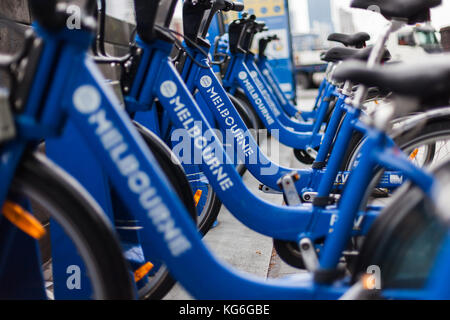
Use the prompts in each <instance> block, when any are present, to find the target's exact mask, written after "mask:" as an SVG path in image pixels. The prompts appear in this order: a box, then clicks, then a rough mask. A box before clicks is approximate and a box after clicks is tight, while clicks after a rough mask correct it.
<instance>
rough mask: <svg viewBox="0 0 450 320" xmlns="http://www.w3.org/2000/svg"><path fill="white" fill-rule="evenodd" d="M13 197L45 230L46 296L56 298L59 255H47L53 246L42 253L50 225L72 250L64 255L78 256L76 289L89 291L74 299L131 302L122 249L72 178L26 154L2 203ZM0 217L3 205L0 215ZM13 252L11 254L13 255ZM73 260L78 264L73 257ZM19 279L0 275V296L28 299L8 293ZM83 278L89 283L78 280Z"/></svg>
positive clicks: (131, 289)
mask: <svg viewBox="0 0 450 320" xmlns="http://www.w3.org/2000/svg"><path fill="white" fill-rule="evenodd" d="M18 199H20V200H19V201H20V203H21V204H22V205H23V204H24V203H25V205H26V206H27V209H29V211H31V212H32V214H33V215H34V216H36V217H37V218H38V220H40V221H42V222H44V221H45V225H44V227H45V229H46V231H47V232H46V235H45V236H44V237H43V238H41V239H40V240H39V243H38V245H39V247H40V257H41V266H42V269H43V270H42V271H43V273H44V275H43V279H44V280H45V289H46V290H45V292H46V293H47V298H49V299H52V298H58V297H57V296H55V295H54V294H55V290H58V288H55V286H54V285H55V282H54V281H53V274H52V271H54V270H53V268H52V266H53V265H55V263H57V261H58V259H59V257H57V256H54V255H52V253H53V252H54V250H55V248H51V250H44V248H45V247H46V246H48V244H49V243H51V241H50V238H51V237H52V235H51V232H49V230H50V227H54V226H56V225H57V226H58V227H60V228H61V229H62V230H63V232H64V234H65V235H66V236H67V238H68V239H69V240H70V242H71V244H72V245H73V247H74V248H75V249H76V252H70V254H71V255H72V254H73V255H74V256H76V257H77V258H80V259H79V260H80V261H81V266H79V267H80V269H81V270H82V279H83V280H82V282H81V283H80V285H79V286H80V288H81V287H83V288H85V287H86V286H88V287H90V288H91V290H90V292H91V294H90V297H84V296H82V297H80V296H77V295H76V293H75V295H74V297H73V298H74V299H84V298H93V299H100V300H109V299H134V298H135V294H134V289H133V284H132V282H131V277H130V271H129V268H128V264H127V263H126V261H125V260H124V258H123V253H122V248H121V246H120V243H119V241H118V239H117V237H116V235H115V232H114V229H113V227H112V226H111V224H110V223H109V221H108V219H107V218H106V216H105V215H104V214H103V212H102V210H101V208H100V206H99V205H98V204H97V203H96V202H95V201H94V200H93V198H92V197H91V196H90V195H89V194H88V193H87V192H86V191H84V189H83V188H82V187H81V186H80V185H79V183H78V182H77V181H76V180H75V179H73V178H72V177H70V176H69V175H68V174H66V173H65V172H64V171H62V170H61V169H60V168H58V167H57V166H56V165H55V164H53V163H52V162H51V161H50V160H48V159H46V158H45V157H44V156H43V155H39V154H33V155H31V156H26V157H25V159H24V161H23V162H22V164H21V166H20V167H19V168H18V170H17V173H16V175H15V177H14V180H13V182H12V185H11V188H10V193H9V195H8V199H7V201H8V202H9V203H17V201H18ZM4 213H5V206H4V207H3V210H2V215H4ZM5 220H6V219H3V221H2V222H3V223H6V221H5ZM12 228H15V227H12ZM13 230H14V229H13ZM14 231H18V230H14ZM58 240H59V239H58ZM13 244H14V243H13ZM9 251H11V252H12V251H14V250H9ZM18 251H19V252H20V253H19V254H22V255H27V253H28V252H27V251H26V250H18ZM15 253H16V254H17V251H15ZM6 257H8V255H6ZM75 260H76V261H78V259H75ZM5 263H6V265H7V263H8V259H5ZM67 276H69V275H67ZM22 277H23V275H22V274H17V278H15V279H14V278H11V277H9V279H5V277H2V276H1V275H0V279H2V281H1V282H2V283H1V285H0V288H1V289H0V298H5V299H26V298H28V297H27V296H26V295H27V294H26V290H25V291H24V290H22V292H25V293H24V294H25V296H11V292H15V291H17V290H11V288H14V286H18V283H19V282H20V281H22ZM85 280H86V281H89V283H87V282H84V281H85ZM59 284H61V286H65V285H67V282H65V281H63V283H59ZM25 286H26V284H25ZM60 288H61V287H60ZM25 289H26V288H25ZM72 289H73V288H72ZM76 289H77V288H76ZM75 291H77V290H74V292H75ZM64 299H71V297H70V296H65V297H64Z"/></svg>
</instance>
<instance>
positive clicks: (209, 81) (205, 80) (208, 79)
mask: <svg viewBox="0 0 450 320" xmlns="http://www.w3.org/2000/svg"><path fill="white" fill-rule="evenodd" d="M200 84H201V85H202V87H203V88H209V87H211V85H212V79H211V77H210V76H203V77H201V79H200Z"/></svg>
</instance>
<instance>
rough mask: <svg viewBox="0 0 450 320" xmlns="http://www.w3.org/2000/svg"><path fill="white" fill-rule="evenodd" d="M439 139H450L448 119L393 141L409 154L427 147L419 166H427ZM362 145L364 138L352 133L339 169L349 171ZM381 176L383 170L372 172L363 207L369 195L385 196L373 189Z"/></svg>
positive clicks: (432, 157) (407, 133)
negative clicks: (434, 142) (418, 148)
mask: <svg viewBox="0 0 450 320" xmlns="http://www.w3.org/2000/svg"><path fill="white" fill-rule="evenodd" d="M440 138H447V139H450V119H448V118H441V119H434V120H433V121H430V122H427V123H426V124H424V125H423V126H422V127H420V128H414V130H411V131H407V132H404V133H403V134H402V135H400V136H398V137H396V138H395V139H394V141H395V143H396V144H397V146H398V147H399V148H400V149H401V150H403V151H405V152H409V151H410V149H411V148H414V147H417V146H421V145H428V146H429V149H428V150H427V154H426V155H425V156H424V160H423V163H421V164H420V165H421V166H428V165H430V163H432V161H433V160H434V158H435V155H434V152H435V150H436V145H435V144H433V141H439V139H440ZM363 143H364V137H363V136H362V134H361V133H359V132H356V133H354V134H353V136H352V139H351V141H350V145H349V148H348V150H347V153H346V155H345V159H344V162H343V165H342V167H341V170H342V171H350V170H351V169H352V167H353V162H354V161H355V160H354V159H355V155H356V154H357V152H359V150H360V147H361V145H362V144H363ZM382 174H383V170H381V169H376V170H375V171H374V173H373V176H374V178H373V179H372V181H371V183H370V187H369V188H370V190H374V191H373V192H372V191H369V190H368V193H367V195H366V198H367V199H366V200H364V202H363V203H362V205H363V206H365V205H366V203H367V201H368V200H369V199H368V198H369V197H370V196H371V195H373V196H377V197H385V196H386V194H385V193H384V192H382V191H380V190H378V189H374V187H375V186H376V184H377V183H378V179H380V177H381V176H382Z"/></svg>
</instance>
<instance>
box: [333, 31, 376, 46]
mask: <svg viewBox="0 0 450 320" xmlns="http://www.w3.org/2000/svg"><path fill="white" fill-rule="evenodd" d="M328 40H329V41H335V42H339V43H342V44H343V45H344V46H346V47H348V46H352V47H356V48H363V47H364V46H365V45H366V41H369V40H370V36H369V34H368V33H366V32H358V33H355V34H344V33H332V34H330V35H329V36H328Z"/></svg>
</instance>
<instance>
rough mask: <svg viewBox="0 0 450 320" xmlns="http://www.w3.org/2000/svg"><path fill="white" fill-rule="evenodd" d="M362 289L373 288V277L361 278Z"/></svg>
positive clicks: (366, 275) (365, 276) (368, 275)
mask: <svg viewBox="0 0 450 320" xmlns="http://www.w3.org/2000/svg"><path fill="white" fill-rule="evenodd" d="M361 281H362V285H363V288H364V289H366V290H372V289H373V288H375V278H374V277H373V275H370V274H365V275H363V276H362V278H361Z"/></svg>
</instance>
